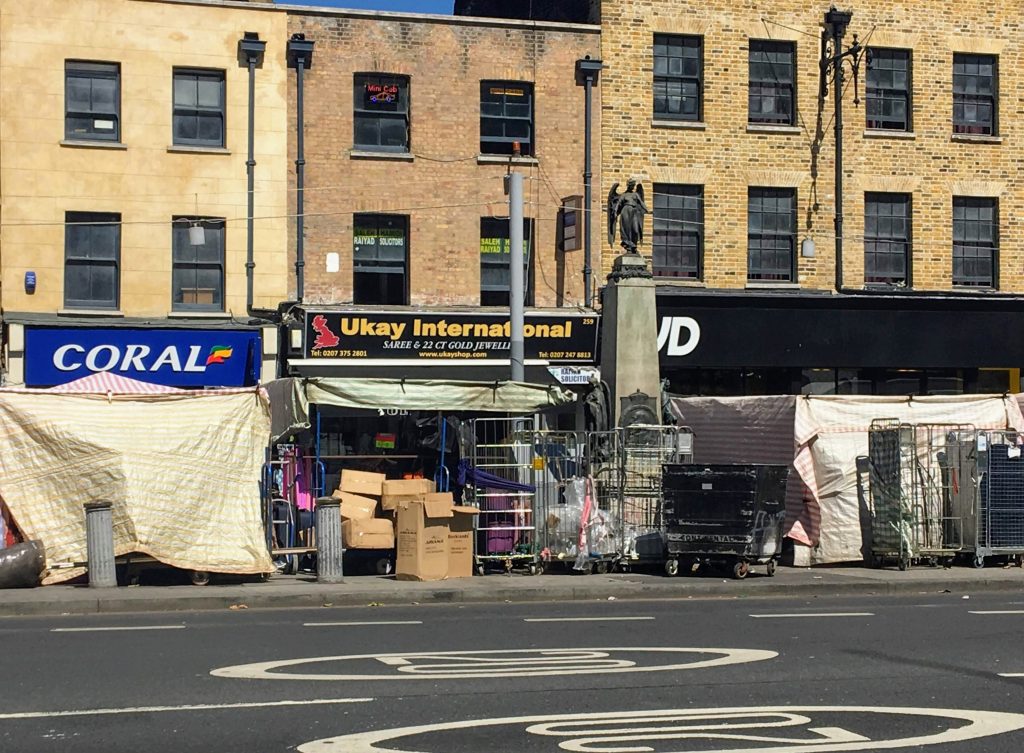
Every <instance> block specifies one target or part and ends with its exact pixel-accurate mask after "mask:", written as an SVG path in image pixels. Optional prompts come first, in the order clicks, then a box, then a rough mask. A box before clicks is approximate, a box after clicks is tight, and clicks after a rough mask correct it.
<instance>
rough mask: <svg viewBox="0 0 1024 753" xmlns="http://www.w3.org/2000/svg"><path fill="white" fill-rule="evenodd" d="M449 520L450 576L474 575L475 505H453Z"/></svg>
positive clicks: (467, 576)
mask: <svg viewBox="0 0 1024 753" xmlns="http://www.w3.org/2000/svg"><path fill="white" fill-rule="evenodd" d="M452 513H453V515H452V518H451V519H450V520H449V521H448V577H449V578H469V577H472V575H473V516H474V515H479V514H480V511H479V510H478V509H477V508H475V507H453V508H452Z"/></svg>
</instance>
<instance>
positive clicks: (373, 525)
mask: <svg viewBox="0 0 1024 753" xmlns="http://www.w3.org/2000/svg"><path fill="white" fill-rule="evenodd" d="M383 485H384V474H383V473H367V472H365V471H350V470H347V469H346V470H344V471H342V472H341V481H340V484H339V486H338V490H337V491H336V492H334V496H335V497H338V498H339V499H341V538H342V543H343V544H344V546H345V548H346V549H394V548H395V527H394V524H393V523H392V522H391V520H389V519H388V518H386V517H380V516H378V510H379V506H380V502H379V501H378V500H379V498H380V496H381V494H382V493H383Z"/></svg>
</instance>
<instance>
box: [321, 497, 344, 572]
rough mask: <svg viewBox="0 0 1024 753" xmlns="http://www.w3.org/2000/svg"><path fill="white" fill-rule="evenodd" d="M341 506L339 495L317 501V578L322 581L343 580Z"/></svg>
mask: <svg viewBox="0 0 1024 753" xmlns="http://www.w3.org/2000/svg"><path fill="white" fill-rule="evenodd" d="M340 507H341V500H340V499H338V498H337V497H319V498H318V499H317V501H316V579H317V581H318V582H320V583H341V582H343V581H342V576H343V575H344V571H343V565H342V555H343V554H344V551H345V550H344V549H343V548H342V542H341V509H340Z"/></svg>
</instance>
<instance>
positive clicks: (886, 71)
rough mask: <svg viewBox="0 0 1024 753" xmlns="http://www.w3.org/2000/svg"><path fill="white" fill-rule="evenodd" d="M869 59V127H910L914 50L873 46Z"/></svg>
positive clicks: (867, 109)
mask: <svg viewBox="0 0 1024 753" xmlns="http://www.w3.org/2000/svg"><path fill="white" fill-rule="evenodd" d="M868 59H869V62H868V66H867V82H866V87H865V92H866V96H865V98H866V101H867V107H866V111H867V127H868V128H873V129H883V130H895V131H909V130H910V121H909V118H908V113H909V112H910V51H909V50H889V49H880V48H870V49H869V52H868Z"/></svg>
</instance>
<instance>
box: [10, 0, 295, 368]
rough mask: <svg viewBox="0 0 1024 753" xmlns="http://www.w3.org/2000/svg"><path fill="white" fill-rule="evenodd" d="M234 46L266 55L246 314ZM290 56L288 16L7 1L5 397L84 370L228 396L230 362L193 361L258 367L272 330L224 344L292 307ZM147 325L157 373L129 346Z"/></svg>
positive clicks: (240, 96)
mask: <svg viewBox="0 0 1024 753" xmlns="http://www.w3.org/2000/svg"><path fill="white" fill-rule="evenodd" d="M243 37H248V38H249V39H250V40H252V41H256V40H260V41H263V42H265V43H266V49H265V53H264V55H263V59H262V61H261V62H260V63H259V64H258V66H257V68H256V70H255V75H254V81H255V109H254V116H255V118H254V122H255V128H254V146H255V150H254V158H255V166H254V168H253V169H254V181H255V182H254V210H253V236H254V243H253V249H252V254H253V261H254V263H255V266H254V268H253V296H252V301H251V302H250V301H247V285H246V271H247V270H246V261H247V252H248V249H247V218H248V211H247V166H246V162H247V147H248V138H247V137H248V121H249V118H248V101H249V69H248V65H247V62H246V60H245V57H244V55H242V54H240V47H239V41H240V40H241V39H242V38H243ZM286 41H287V22H286V14H285V13H283V12H280V11H279V10H276V9H274V8H273V6H271V5H264V4H260V3H241V2H233V3H214V2H202V1H199V2H176V1H175V0H161V1H156V0H74V1H73V2H72V1H70V0H34V1H33V2H23V1H22V0H0V109H2V112H3V118H2V121H0V209H2V220H0V223H2V225H0V227H2V229H0V254H2V256H0V279H2V291H0V294H2V298H0V304H2V307H3V317H4V327H5V349H4V355H5V359H6V364H5V369H4V371H5V378H6V382H7V383H9V384H19V383H29V384H32V385H35V386H47V384H48V382H54V381H55V377H53V375H55V374H57V373H58V372H70V373H72V375H77V372H76V371H75V368H77V367H79V366H80V365H82V364H84V362H85V361H86V360H88V359H90V358H91V359H92V365H93V366H96V365H99V366H103V365H106V364H108V363H115V362H116V363H117V365H118V366H121V365H123V366H124V368H117V369H113V370H115V371H121V372H123V373H124V374H125V375H127V376H140V375H141V371H146V372H147V373H148V374H149V375H150V378H152V380H153V381H163V382H165V383H170V384H176V386H214V385H216V384H218V383H220V382H224V383H226V384H232V383H235V382H237V381H239V380H238V379H236V378H234V377H232V378H228V377H226V376H224V375H223V374H222V375H219V376H213V374H212V369H211V368H210V367H211V366H217V365H220V366H223V365H224V364H218V363H217V362H216V361H214V362H213V363H211V364H209V365H207V364H205V363H199V362H200V361H205V360H206V359H207V358H209V357H210V354H209V353H208V351H209V350H210V348H213V347H215V346H218V345H225V344H227V345H229V346H231V348H232V349H233V353H232V355H231V356H230V359H233V362H232V365H233V366H235V367H239V368H244V369H245V373H246V374H249V375H256V376H259V375H260V372H261V371H263V372H266V369H264V368H263V365H264V362H265V363H266V366H267V367H268V368H269V367H270V364H272V363H273V360H274V355H275V353H276V338H275V337H274V336H273V335H271V332H272V330H268V331H267V332H266V334H267V335H268V336H267V337H264V338H262V345H260V347H258V348H256V346H254V345H252V342H249V341H246V340H245V339H242V340H234V341H232V340H231V337H233V335H229V334H228V333H229V332H236V333H237V332H242V333H245V332H248V333H249V335H250V336H255V338H256V339H255V342H256V343H257V344H259V343H260V338H259V334H260V333H259V330H258V329H253V327H252V324H251V322H250V316H249V313H250V312H249V311H248V310H247V309H249V308H250V304H251V307H252V308H254V309H260V308H276V306H277V305H278V303H279V302H280V301H282V300H283V299H284V298H285V297H286V293H287V268H286V265H287V255H286V253H285V247H286V243H287V211H288V210H287V204H288V202H287V186H288V169H289V162H288V154H287V145H288V117H287V73H288V71H287V66H286V60H285V43H286ZM258 46H259V45H258V44H257V45H256V47H258ZM196 227H201V228H202V233H201V235H202V238H199V237H197V232H196V231H195V230H192V231H191V232H190V229H191V228H196ZM198 241H201V243H200V242H198ZM152 329H160V330H161V331H162V332H164V333H165V334H166V337H167V338H169V339H167V340H166V342H168V343H171V345H173V346H174V347H178V348H180V353H178V354H177V355H176V356H174V357H171V356H167V357H166V358H165V360H164V362H163V363H161V364H157V363H155V359H156V358H158V357H159V355H160V354H163V353H165V350H164V348H165V343H164V341H159V342H149V340H147V337H148V335H147V336H146V337H143V335H142V334H138V332H136V334H133V335H132V336H126V335H125V334H124V333H125V330H136V331H141V330H152ZM36 330H39V331H38V332H36ZM175 332H177V333H179V334H180V337H178V336H176V335H175V334H174V333H175ZM119 333H120V334H119ZM203 333H206V334H203ZM37 335H45V337H42V336H37ZM200 335H201V336H200ZM197 337H198V339H197ZM76 338H77V339H76ZM203 338H205V339H203ZM218 338H219V339H218ZM129 340H132V342H128V341H129ZM246 342H249V344H248V345H246ZM63 346H67V347H68V348H70V349H69V350H68V349H65V350H60V348H61V347H63ZM129 347H135V348H136V350H135V351H129V350H128V349H129ZM96 348H99V349H100V350H99V351H98V352H94V351H95V349H96ZM194 348H199V349H200V350H196V351H194V350H193V349H194ZM254 348H256V349H255V350H254ZM139 349H145V354H144V355H143V356H140V355H139V354H140V353H141V352H142V350H139ZM240 350H246V351H247V352H240ZM58 351H59V353H58ZM200 351H201V352H200ZM55 353H57V355H55ZM261 353H262V357H261ZM190 354H191V358H190ZM132 356H135V359H134V361H132ZM230 359H229V360H230ZM246 359H247V360H248V364H242V361H243V360H246ZM178 361H180V362H181V368H180V369H179V370H178V373H179V375H180V374H184V375H185V376H184V377H181V378H179V377H176V376H174V374H172V373H171V372H172V371H173V367H174V365H175V363H177V362H178ZM189 363H191V364H192V367H193V368H192V370H191V373H189V369H188V368H187V367H188V364H189ZM36 365H38V368H36ZM201 367H202V368H203V369H205V373H204V372H203V371H202V370H201ZM168 369H170V370H168ZM26 370H27V372H28V373H26ZM92 370H104V369H102V368H100V369H92ZM165 372H166V374H167V377H166V378H163V377H160V376H159V374H163V373H165ZM239 373H241V372H239ZM33 374H35V376H33ZM47 375H50V376H47ZM263 376H264V377H265V376H268V374H267V373H264V374H263ZM27 377H28V378H27Z"/></svg>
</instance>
